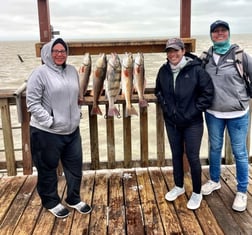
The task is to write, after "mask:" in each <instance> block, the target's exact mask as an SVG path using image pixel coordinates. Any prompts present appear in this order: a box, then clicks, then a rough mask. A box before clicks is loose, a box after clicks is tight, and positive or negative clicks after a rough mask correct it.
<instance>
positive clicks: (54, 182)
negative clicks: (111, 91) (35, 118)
mask: <svg viewBox="0 0 252 235" xmlns="http://www.w3.org/2000/svg"><path fill="white" fill-rule="evenodd" d="M30 138H31V139H30V141H31V153H32V159H33V162H34V165H35V167H36V168H37V171H38V182H37V190H38V194H39V196H40V198H41V200H42V205H43V206H44V207H45V208H47V209H50V208H52V207H54V206H56V205H57V204H58V203H60V197H59V195H58V190H57V186H58V176H57V167H58V164H59V160H61V162H62V166H63V170H64V174H65V177H66V183H67V197H66V202H67V203H68V204H71V205H74V204H77V203H78V202H80V185H81V180H82V147H81V137H80V130H79V128H77V129H76V131H74V132H73V133H72V134H70V135H57V134H52V133H49V132H45V131H41V130H39V129H37V128H34V127H30Z"/></svg>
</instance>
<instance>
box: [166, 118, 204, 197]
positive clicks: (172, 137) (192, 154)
mask: <svg viewBox="0 0 252 235" xmlns="http://www.w3.org/2000/svg"><path fill="white" fill-rule="evenodd" d="M165 124H166V131H167V135H168V139H169V143H170V147H171V152H172V163H173V177H174V182H175V185H176V186H178V187H182V186H183V185H184V167H183V153H184V146H185V153H186V155H187V158H188V162H189V165H190V169H191V176H192V185H193V192H195V193H200V191H201V163H200V159H199V152H200V145H201V139H202V135H203V123H198V124H194V125H191V126H188V127H181V128H178V127H176V126H175V125H171V124H169V123H167V122H166V123H165Z"/></svg>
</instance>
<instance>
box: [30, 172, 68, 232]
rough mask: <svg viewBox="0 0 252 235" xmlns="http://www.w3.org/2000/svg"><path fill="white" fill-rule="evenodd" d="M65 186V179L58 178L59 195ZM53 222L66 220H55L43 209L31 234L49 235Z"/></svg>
mask: <svg viewBox="0 0 252 235" xmlns="http://www.w3.org/2000/svg"><path fill="white" fill-rule="evenodd" d="M65 186H66V184H65V179H64V177H63V176H60V177H59V182H58V193H59V195H63V193H64V190H65ZM55 220H62V222H65V221H66V220H67V218H65V219H58V218H55V217H54V215H53V214H51V213H50V212H49V211H48V210H46V209H45V208H43V209H42V211H41V213H40V216H39V217H38V220H37V224H36V226H35V228H34V231H33V234H35V235H41V234H51V233H52V230H53V227H54V224H55Z"/></svg>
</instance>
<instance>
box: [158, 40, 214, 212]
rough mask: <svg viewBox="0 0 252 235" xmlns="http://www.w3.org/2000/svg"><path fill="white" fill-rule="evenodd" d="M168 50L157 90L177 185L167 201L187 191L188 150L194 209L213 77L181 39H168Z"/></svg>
mask: <svg viewBox="0 0 252 235" xmlns="http://www.w3.org/2000/svg"><path fill="white" fill-rule="evenodd" d="M165 51H166V53H167V63H165V64H163V65H162V66H161V68H160V69H159V71H158V74H157V79H156V88H155V95H156V96H157V99H158V102H159V103H160V104H161V108H162V110H163V116H164V121H165V126H166V131H167V135H168V140H169V143H170V147H171V152H172V163H173V177H174V183H175V187H174V188H173V189H172V190H170V191H169V192H168V193H167V194H166V195H165V198H166V200H168V201H174V200H175V199H176V198H177V197H178V196H179V195H182V194H183V193H184V192H185V189H184V169H183V153H184V151H185V153H186V155H187V158H188V161H189V165H190V168H191V175H192V186H193V193H192V195H191V198H190V200H189V201H188V203H187V207H188V208H189V209H192V210H194V209H197V208H199V206H200V204H201V200H202V194H201V164H200V159H199V152H200V145H201V140H202V135H203V112H204V111H205V110H206V109H207V108H209V107H210V106H211V103H212V99H213V93H214V88H213V84H212V80H211V78H210V76H209V75H208V73H207V72H205V71H204V69H203V68H202V67H201V61H200V60H199V59H198V58H197V57H195V56H193V55H190V54H188V55H190V57H189V56H187V55H185V46H184V43H183V41H182V40H181V39H179V38H172V39H170V40H168V41H167V44H166V49H165ZM184 147H185V150H184Z"/></svg>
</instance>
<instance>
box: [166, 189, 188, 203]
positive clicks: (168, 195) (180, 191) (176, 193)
mask: <svg viewBox="0 0 252 235" xmlns="http://www.w3.org/2000/svg"><path fill="white" fill-rule="evenodd" d="M183 193H185V188H184V187H182V188H180V187H178V186H175V187H174V188H173V189H172V190H171V191H169V192H168V193H166V195H165V199H166V200H167V201H169V202H172V201H174V200H175V199H176V198H177V197H178V196H180V195H182V194H183Z"/></svg>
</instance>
